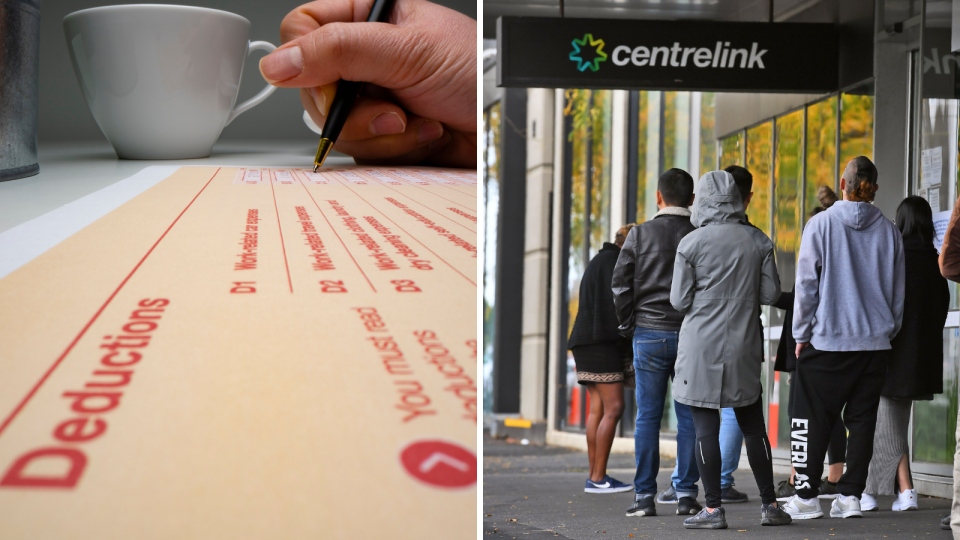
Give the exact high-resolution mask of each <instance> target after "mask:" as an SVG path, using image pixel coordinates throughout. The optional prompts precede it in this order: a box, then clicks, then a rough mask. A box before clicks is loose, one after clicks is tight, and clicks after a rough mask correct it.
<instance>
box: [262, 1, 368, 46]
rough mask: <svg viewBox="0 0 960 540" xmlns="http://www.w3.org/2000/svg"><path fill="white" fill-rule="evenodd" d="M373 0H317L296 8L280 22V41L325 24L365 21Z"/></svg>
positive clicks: (301, 34)
mask: <svg viewBox="0 0 960 540" xmlns="http://www.w3.org/2000/svg"><path fill="white" fill-rule="evenodd" d="M372 5H373V0H315V1H314V2H309V3H306V4H303V5H302V6H300V7H298V8H296V9H294V10H293V11H291V12H290V13H288V14H287V16H286V17H284V18H283V22H281V23H280V42H281V43H287V42H288V41H293V40H295V39H297V38H298V37H302V36H305V35H307V34H309V33H310V32H313V31H314V30H316V29H317V28H320V27H321V26H323V25H325V24H330V23H334V22H355V21H365V20H366V19H367V15H369V13H370V8H371V6H372Z"/></svg>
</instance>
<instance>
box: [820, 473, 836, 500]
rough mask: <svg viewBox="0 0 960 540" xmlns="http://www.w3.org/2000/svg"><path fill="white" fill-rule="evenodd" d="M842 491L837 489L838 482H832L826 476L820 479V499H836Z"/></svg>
mask: <svg viewBox="0 0 960 540" xmlns="http://www.w3.org/2000/svg"><path fill="white" fill-rule="evenodd" d="M839 494H840V492H839V491H837V484H836V482H831V481H829V480H827V477H826V476H824V477H823V480H821V481H820V494H819V495H817V498H818V499H836V498H837V495H839Z"/></svg>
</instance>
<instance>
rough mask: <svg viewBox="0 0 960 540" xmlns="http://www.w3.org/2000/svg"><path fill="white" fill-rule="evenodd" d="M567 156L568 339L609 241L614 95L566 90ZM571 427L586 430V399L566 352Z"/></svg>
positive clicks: (566, 421)
mask: <svg viewBox="0 0 960 540" xmlns="http://www.w3.org/2000/svg"><path fill="white" fill-rule="evenodd" d="M565 95H566V104H565V107H564V115H565V117H567V119H568V120H567V125H568V126H569V129H568V130H567V143H568V144H567V147H566V148H567V151H568V152H569V153H570V156H569V157H570V173H569V174H570V186H571V200H570V216H569V219H570V248H569V249H570V250H569V253H568V258H567V298H568V305H567V310H568V311H567V313H568V317H569V320H568V327H567V335H569V332H570V330H572V329H573V323H574V322H575V321H576V318H577V310H578V309H579V305H580V298H579V296H580V278H581V276H582V275H583V272H584V270H585V269H586V266H587V263H588V262H589V261H590V259H591V258H592V257H593V256H594V255H596V254H597V252H599V251H600V248H601V247H602V246H603V242H606V241H609V239H610V236H611V229H610V166H611V164H610V157H611V146H612V140H611V136H612V133H611V128H612V114H613V110H612V109H613V103H612V99H613V92H612V91H610V90H567V91H566V93H565ZM566 383H567V384H566V386H567V392H566V394H567V414H566V418H565V419H564V423H565V424H566V425H567V426H572V427H582V426H583V425H584V422H585V421H586V418H585V414H584V413H585V411H586V407H587V400H586V393H585V392H584V391H583V390H582V389H581V388H580V385H579V384H577V382H576V369H575V364H574V362H573V355H572V354H571V353H570V352H569V351H567V379H566Z"/></svg>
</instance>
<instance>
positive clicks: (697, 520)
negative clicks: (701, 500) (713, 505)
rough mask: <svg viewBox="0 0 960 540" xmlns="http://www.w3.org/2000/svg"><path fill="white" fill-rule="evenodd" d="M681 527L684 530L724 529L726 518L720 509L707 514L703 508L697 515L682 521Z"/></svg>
mask: <svg viewBox="0 0 960 540" xmlns="http://www.w3.org/2000/svg"><path fill="white" fill-rule="evenodd" d="M683 527H684V528H685V529H726V528H727V518H726V516H724V513H723V508H722V507H721V508H717V509H716V510H714V511H713V512H708V511H707V509H706V508H704V509H703V510H701V511H700V513H699V514H697V515H695V516H693V517H688V518H687V519H685V520H683Z"/></svg>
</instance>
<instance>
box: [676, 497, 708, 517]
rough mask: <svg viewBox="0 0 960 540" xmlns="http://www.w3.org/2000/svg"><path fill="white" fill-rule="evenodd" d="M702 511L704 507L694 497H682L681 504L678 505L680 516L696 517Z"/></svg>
mask: <svg viewBox="0 0 960 540" xmlns="http://www.w3.org/2000/svg"><path fill="white" fill-rule="evenodd" d="M701 510H703V507H702V506H700V503H698V502H697V500H696V499H694V498H693V497H680V502H679V503H677V515H678V516H695V515H697V513H698V512H699V511H701Z"/></svg>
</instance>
